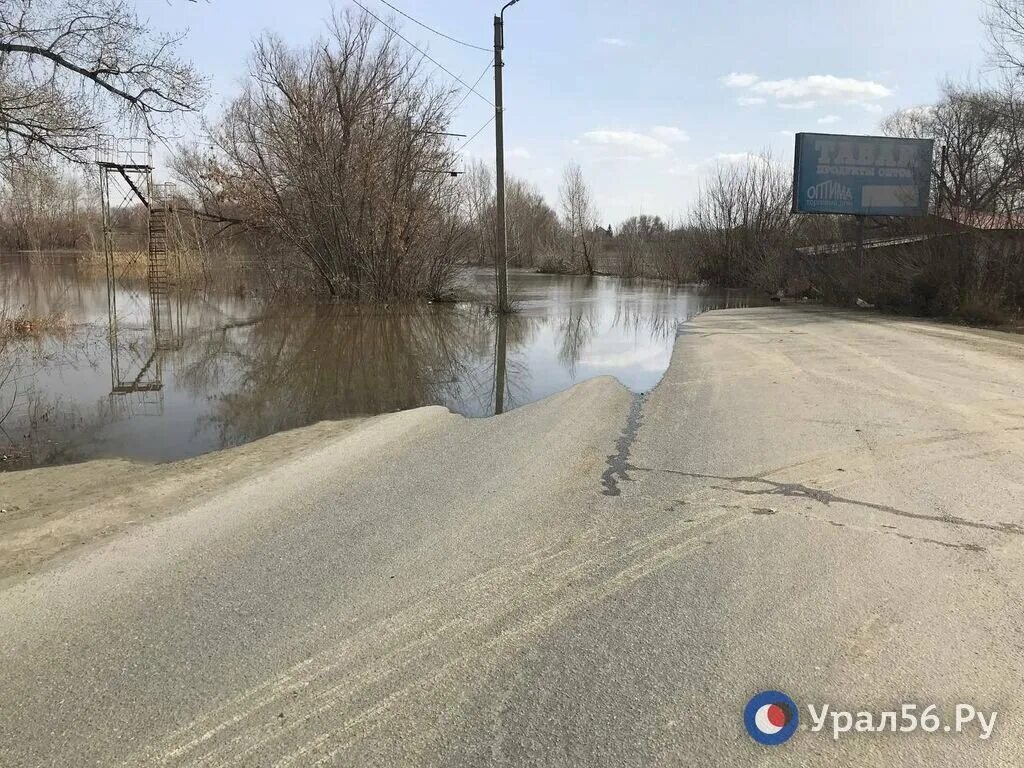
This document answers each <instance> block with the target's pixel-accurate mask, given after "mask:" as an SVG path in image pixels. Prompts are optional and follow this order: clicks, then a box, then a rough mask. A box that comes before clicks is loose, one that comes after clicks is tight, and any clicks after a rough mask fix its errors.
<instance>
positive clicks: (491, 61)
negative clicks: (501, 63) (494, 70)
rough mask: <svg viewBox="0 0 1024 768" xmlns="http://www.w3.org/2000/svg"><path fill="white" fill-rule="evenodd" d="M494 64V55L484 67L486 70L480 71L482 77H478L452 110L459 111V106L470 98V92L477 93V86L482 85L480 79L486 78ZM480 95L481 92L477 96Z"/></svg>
mask: <svg viewBox="0 0 1024 768" xmlns="http://www.w3.org/2000/svg"><path fill="white" fill-rule="evenodd" d="M492 64H494V57H493V56H492V57H491V60H490V61H489V62H487V66H486V67H484V71H483V72H481V73H480V77H478V78H477V79H476V82H475V83H473V87H472V88H471V89H470V90H468V91H466V93H465V95H464V96H463V97H462V98H461V99H459V103H458V104H456V105H455V106H454V107H453V108H452V112H458V111H459V107H461V106H462V105H463V104H465V103H466V99H468V98H469V94H471V93H476V87H477V86H478V85H480V81H481V80H483V79H484V75H486V74H487V71H488V70H489V69H490V68H491V65H492ZM479 95H480V94H477V96H479Z"/></svg>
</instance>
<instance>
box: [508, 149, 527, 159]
mask: <svg viewBox="0 0 1024 768" xmlns="http://www.w3.org/2000/svg"><path fill="white" fill-rule="evenodd" d="M509 156H510V157H514V158H516V159H517V160H529V159H530V158H531V157H532V155H531V154H530V150H528V149H527V148H526V147H515V148H514V149H513V150H512V151H511V152H509Z"/></svg>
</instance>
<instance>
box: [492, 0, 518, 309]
mask: <svg viewBox="0 0 1024 768" xmlns="http://www.w3.org/2000/svg"><path fill="white" fill-rule="evenodd" d="M518 2H519V0H511V2H508V3H506V4H505V5H504V7H503V8H502V9H501V13H500V14H498V15H497V16H495V17H494V170H495V173H494V175H495V176H496V177H497V182H498V188H497V192H496V195H495V204H496V206H497V216H496V217H495V218H496V220H497V221H496V223H495V232H494V250H495V253H494V267H495V270H496V272H497V280H498V313H499V314H501V313H505V312H508V311H509V309H510V307H509V303H508V232H507V230H506V228H505V114H504V113H505V106H504V104H505V102H504V96H503V94H502V80H501V70H502V69H503V68H504V66H505V62H504V61H503V60H502V56H501V52H502V50H503V49H504V48H505V11H507V10H508V9H509V8H511V7H512V6H513V5H515V4H516V3H518Z"/></svg>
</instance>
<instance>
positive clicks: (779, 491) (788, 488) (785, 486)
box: [629, 466, 1024, 536]
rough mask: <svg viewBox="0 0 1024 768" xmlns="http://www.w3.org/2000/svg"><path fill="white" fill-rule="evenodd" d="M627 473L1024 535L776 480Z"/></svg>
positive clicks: (1009, 526)
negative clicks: (709, 482)
mask: <svg viewBox="0 0 1024 768" xmlns="http://www.w3.org/2000/svg"><path fill="white" fill-rule="evenodd" d="M629 469H630V470H633V471H635V472H659V473H663V474H669V475H679V476H682V477H692V478H695V479H698V480H723V481H725V482H728V483H750V484H757V483H760V484H762V485H766V486H768V487H767V488H760V489H752V488H735V487H731V488H726V487H723V486H717V485H716V486H712V487H713V488H715V489H716V490H720V491H730V492H733V493H739V494H741V495H743V496H785V497H789V498H798V499H811V500H813V501H816V502H818V503H819V504H823V505H825V506H826V507H827V506H830V505H832V504H848V505H850V506H855V507H863V508H865V509H872V510H875V511H877V512H885V513H886V514H889V515H895V516H896V517H905V518H908V519H911V520H927V521H929V522H934V523H944V524H946V525H954V526H960V527H963V528H977V529H981V530H986V531H996V532H997V533H1009V534H1013V535H1016V536H1020V535H1024V526H1021V525H1019V524H1017V523H982V522H978V521H976V520H968V519H966V518H963V517H956V516H954V515H926V514H923V513H919V512H908V511H907V510H905V509H899V508H897V507H893V506H890V505H888V504H876V503H874V502H871V501H860V500H858V499H850V498H847V497H845V496H838V495H836V494H834V493H832V492H831V491H826V490H822V489H820V488H811V487H810V486H807V485H803V484H801V483H780V482H777V481H775V480H767V479H765V478H763V477H742V476H741V477H729V476H727V475H705V474H700V473H698V472H683V471H682V470H678V469H659V468H655V467H636V466H629Z"/></svg>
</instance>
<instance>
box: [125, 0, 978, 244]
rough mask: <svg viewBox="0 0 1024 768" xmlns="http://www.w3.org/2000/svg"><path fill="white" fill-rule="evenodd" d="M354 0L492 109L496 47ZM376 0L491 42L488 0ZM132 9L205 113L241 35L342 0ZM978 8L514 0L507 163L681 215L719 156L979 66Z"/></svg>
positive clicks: (768, 146) (303, 23)
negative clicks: (167, 49) (176, 46)
mask: <svg viewBox="0 0 1024 768" xmlns="http://www.w3.org/2000/svg"><path fill="white" fill-rule="evenodd" d="M360 2H363V3H364V4H365V5H366V6H367V7H368V8H369V9H370V10H371V11H372V12H373V13H375V14H377V15H378V16H380V17H381V18H384V19H385V20H389V21H393V22H394V23H395V25H396V26H397V27H398V29H399V31H400V32H401V33H402V34H403V35H404V36H405V37H407V38H409V40H410V41H412V42H413V43H415V44H416V45H418V46H419V47H421V48H423V49H424V50H426V51H427V52H428V53H429V55H430V56H431V57H432V58H434V59H435V60H436V61H437V62H438V63H439V64H441V65H443V67H444V68H445V69H447V70H449V71H450V72H451V73H453V74H455V75H457V76H459V77H460V78H461V79H462V80H463V81H464V82H467V83H469V84H472V83H474V82H475V81H476V80H477V78H478V77H479V76H480V75H481V74H484V76H483V78H482V79H481V80H480V84H479V85H478V86H477V88H476V91H477V92H478V93H479V94H480V95H479V96H478V95H477V94H473V93H471V94H469V97H468V98H467V99H466V100H465V102H464V104H463V106H462V107H461V108H460V110H459V112H458V114H457V115H456V116H455V119H454V122H453V125H452V130H453V131H455V132H458V133H464V134H466V135H467V136H472V135H473V134H476V133H477V131H478V130H480V129H481V127H483V126H484V125H485V123H486V122H487V121H488V120H489V119H490V118H491V117H492V116H493V113H494V110H493V107H492V106H491V105H490V104H489V103H488V101H489V100H493V79H492V75H491V73H490V72H489V71H488V72H486V73H485V70H486V69H487V67H488V64H489V61H490V58H491V54H489V53H487V52H484V51H479V50H475V49H472V48H468V47H464V46H461V45H458V44H456V43H452V42H450V41H448V40H445V39H444V38H442V37H439V36H437V35H435V34H433V33H431V32H429V31H428V30H426V29H423V28H422V27H419V26H417V25H416V24H414V23H413V22H411V21H409V20H408V19H405V18H403V17H401V16H399V15H398V14H396V13H395V12H394V11H392V10H391V9H389V8H388V7H387V5H385V4H384V3H382V2H381V0H360ZM389 2H391V4H392V5H394V6H396V7H397V8H400V9H401V10H402V11H404V12H405V13H407V14H409V15H410V16H413V17H415V18H416V19H418V20H420V21H422V22H424V23H426V24H428V25H430V26H432V27H434V28H435V29H437V30H439V31H441V32H443V33H445V34H447V35H449V36H451V37H454V38H457V39H459V40H462V41H465V42H468V43H471V44H474V45H478V46H481V47H483V48H487V47H489V46H491V45H492V44H493V17H494V14H495V13H496V12H497V10H499V8H500V2H494V3H491V2H483V1H482V0H443V1H442V0H435V1H433V2H431V1H430V0H389ZM138 7H139V10H140V12H141V13H142V14H144V15H147V16H148V18H149V19H150V22H151V24H152V26H153V27H154V28H155V29H157V30H160V31H179V32H184V31H187V32H188V35H187V37H186V39H185V42H184V43H183V45H182V48H181V53H182V55H183V56H184V57H185V58H188V59H191V60H192V62H193V63H194V64H195V65H196V67H197V68H198V69H199V70H200V71H202V72H203V73H205V74H206V75H208V76H209V77H210V79H211V84H212V98H211V100H210V104H209V106H208V107H207V114H208V115H209V116H214V115H216V114H217V112H218V111H219V109H220V108H221V107H222V106H223V104H224V103H225V102H226V101H227V100H229V99H230V98H231V96H232V95H233V94H234V93H237V91H238V89H239V88H240V83H241V82H242V81H243V79H244V76H245V71H246V59H247V57H248V55H249V52H250V50H251V49H252V41H253V39H254V38H256V37H257V36H259V35H260V34H261V33H262V32H264V31H267V30H272V31H274V32H276V33H277V34H279V35H280V36H281V37H283V38H284V39H285V40H286V41H288V42H289V43H292V44H295V45H308V44H310V43H311V42H312V41H314V40H316V39H317V38H318V37H320V36H321V35H323V33H324V19H325V18H326V17H328V16H329V15H330V14H331V12H332V8H333V9H335V10H343V9H345V8H347V7H355V6H354V5H352V3H351V2H348V1H347V0H336V2H334V3H333V4H332V3H331V2H327V1H323V2H321V1H320V0H291V2H281V0H199V2H185V0H138ZM982 10H983V6H982V2H981V0H859V2H856V3H852V2H849V0H844V1H843V2H837V1H836V0H789V2H786V3H767V2H764V0H760V1H759V2H758V1H754V0H723V1H722V2H688V3H683V2H679V0H634V1H633V2H621V1H620V2H612V1H611V0H565V1H564V2H556V1H553V0H521V2H519V4H518V5H516V6H514V7H512V8H510V9H509V10H508V11H507V12H506V15H505V20H506V24H505V53H504V55H505V69H504V79H505V147H506V166H507V169H508V172H509V173H512V174H514V175H516V176H518V177H520V178H523V179H525V180H527V181H529V182H531V183H533V184H534V185H536V186H537V187H538V188H539V189H540V190H541V192H542V193H543V194H544V195H545V197H547V199H548V201H549V202H550V203H552V204H555V203H556V201H557V196H558V186H559V181H560V177H561V172H562V169H563V168H564V166H565V165H566V164H567V163H569V162H577V163H579V164H580V166H581V167H582V169H583V173H584V176H585V177H586V179H587V180H588V182H589V183H590V185H591V187H592V189H593V191H594V196H595V199H596V202H597V207H598V209H599V211H600V217H601V219H602V220H603V221H605V222H607V223H609V224H613V225H614V224H617V223H618V222H620V221H622V220H623V219H625V218H627V217H629V216H632V215H637V214H641V213H646V214H658V215H661V216H662V217H665V218H669V219H678V218H681V217H683V216H684V215H685V214H686V212H687V210H688V209H689V207H690V205H691V204H692V202H693V200H694V199H695V197H696V195H697V192H698V189H699V184H700V180H701V177H702V175H703V174H706V173H707V172H708V171H709V169H712V168H713V167H714V166H715V164H716V163H720V162H734V161H736V160H737V159H740V158H743V157H744V156H745V155H746V154H747V153H752V152H759V151H762V150H769V151H771V152H772V154H773V156H775V157H777V158H778V159H779V161H780V162H784V163H790V162H792V154H793V134H794V133H795V132H798V131H810V132H822V133H854V134H870V133H877V131H878V125H879V122H880V121H881V119H882V118H883V117H884V116H885V115H886V114H888V113H890V112H892V111H894V110H896V109H900V108H905V107H911V106H917V105H921V104H927V103H930V102H933V101H934V100H935V99H936V97H937V94H938V90H939V87H940V84H941V82H942V81H943V80H948V79H954V80H963V79H978V78H980V77H986V76H987V64H986V60H985V51H984V37H985V36H984V30H983V27H982V24H981V22H980V16H981V13H982ZM427 66H428V67H430V68H432V69H434V72H435V75H436V77H437V78H438V79H440V80H442V81H444V80H448V81H451V80H452V79H451V77H450V76H449V75H447V74H445V73H444V72H442V71H441V70H440V69H437V68H434V67H433V65H432V64H430V63H429V62H428V63H427ZM455 85H458V84H457V83H455ZM481 97H483V98H481ZM460 143H461V142H460ZM462 154H463V157H464V158H465V162H466V163H468V162H470V161H472V160H473V159H477V158H479V159H483V160H485V161H487V162H491V163H493V159H494V128H493V125H491V126H487V127H486V128H484V129H483V131H482V132H480V133H479V135H477V137H476V138H475V139H474V140H473V141H472V142H470V143H469V144H468V145H467V146H466V147H465V149H464V151H463V153H462Z"/></svg>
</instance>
